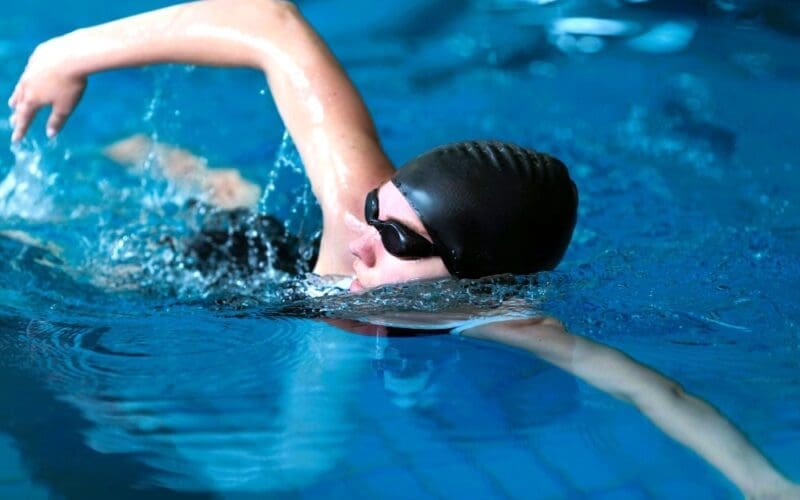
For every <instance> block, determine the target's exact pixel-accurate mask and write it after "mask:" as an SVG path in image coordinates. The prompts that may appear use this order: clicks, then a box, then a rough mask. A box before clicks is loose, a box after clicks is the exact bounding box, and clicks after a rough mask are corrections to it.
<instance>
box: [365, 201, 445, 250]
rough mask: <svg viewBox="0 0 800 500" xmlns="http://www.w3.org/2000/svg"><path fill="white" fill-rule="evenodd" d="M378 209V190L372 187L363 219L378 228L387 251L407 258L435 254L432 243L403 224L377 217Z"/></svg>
mask: <svg viewBox="0 0 800 500" xmlns="http://www.w3.org/2000/svg"><path fill="white" fill-rule="evenodd" d="M379 209H380V207H379V206H378V190H377V189H373V190H372V191H370V192H369V194H367V201H366V202H365V203H364V219H365V220H366V221H367V224H369V225H370V226H372V227H374V228H375V229H377V230H378V233H379V234H380V235H381V241H382V242H383V246H384V248H386V251H387V252H389V253H390V254H392V255H394V256H395V257H398V258H400V259H408V260H411V259H422V258H424V257H431V256H433V255H436V251H435V249H434V246H433V243H431V242H430V241H428V240H427V239H425V238H424V237H423V236H422V235H421V234H419V233H417V232H415V231H414V230H412V229H409V228H408V226H406V225H405V224H403V223H401V222H398V221H396V220H392V219H389V220H380V219H378V212H379Z"/></svg>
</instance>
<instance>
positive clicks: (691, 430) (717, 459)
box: [463, 318, 800, 499]
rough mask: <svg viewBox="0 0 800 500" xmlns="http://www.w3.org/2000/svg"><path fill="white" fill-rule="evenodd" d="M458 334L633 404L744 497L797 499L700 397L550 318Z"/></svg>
mask: <svg viewBox="0 0 800 500" xmlns="http://www.w3.org/2000/svg"><path fill="white" fill-rule="evenodd" d="M463 335H465V336H469V337H474V338H478V339H484V340H490V341H494V342H499V343H501V344H505V345H509V346H512V347H516V348H519V349H523V350H526V351H528V352H531V353H532V354H535V355H537V356H539V357H541V358H542V359H544V360H546V361H549V362H551V363H553V364H555V365H556V366H558V367H560V368H562V369H564V370H566V371H568V372H570V373H572V374H573V375H575V376H576V377H578V378H580V379H582V380H584V381H585V382H587V383H589V384H591V385H593V386H595V387H597V388H598V389H600V390H602V391H605V392H607V393H609V394H611V395H612V396H614V397H617V398H619V399H622V400H625V401H628V402H630V403H631V404H633V405H634V406H636V407H637V408H638V409H639V411H640V412H641V413H642V414H643V415H645V416H646V417H647V418H649V419H650V420H651V421H652V422H653V423H654V424H656V425H657V426H658V427H659V428H660V429H661V430H663V431H664V432H665V433H667V434H668V435H669V436H671V437H672V438H673V439H675V440H677V441H679V442H680V443H682V444H684V445H685V446H687V447H689V448H691V449H692V450H694V451H695V452H696V453H697V454H699V455H700V456H702V457H703V458H705V459H706V460H707V461H708V462H709V463H710V464H711V465H713V466H714V467H716V468H717V469H719V470H720V471H721V472H722V473H723V474H725V475H726V476H727V477H728V478H729V479H730V480H731V481H732V482H733V483H734V484H736V486H737V487H738V488H739V489H740V490H741V491H742V493H743V494H744V495H746V496H747V497H748V498H774V499H784V498H785V499H790V498H800V486H798V485H796V484H793V483H791V482H790V481H788V480H787V479H786V478H785V477H783V476H782V475H781V474H780V473H779V472H778V471H777V470H775V468H774V467H773V466H772V464H770V463H769V461H768V460H767V459H766V458H765V457H764V456H763V455H762V454H761V453H760V452H759V451H758V450H757V449H756V448H755V447H754V446H753V445H752V444H751V443H750V442H749V441H748V440H747V438H746V437H745V436H744V435H743V434H742V433H741V432H740V431H739V430H738V429H737V428H736V427H734V425H733V424H732V423H731V422H730V421H729V420H727V419H726V418H725V417H724V416H723V415H722V414H720V413H719V412H718V411H717V410H716V409H714V408H713V407H712V406H711V405H709V404H708V403H706V402H705V401H703V400H701V399H699V398H697V397H695V396H692V395H691V394H687V393H686V392H684V390H683V389H682V388H681V386H680V385H679V384H678V383H677V382H675V381H674V380H671V379H669V378H667V377H665V376H664V375H661V374H660V373H658V372H656V371H655V370H652V369H651V368H648V367H647V366H644V365H642V364H640V363H638V362H636V361H635V360H633V359H631V358H630V357H628V356H626V355H625V354H623V353H622V352H620V351H617V350H616V349H612V348H610V347H606V346H604V345H602V344H598V343H596V342H592V341H590V340H588V339H585V338H582V337H579V336H577V335H572V334H570V333H567V332H566V330H564V327H563V326H562V325H561V324H560V323H559V322H558V321H556V320H554V319H552V318H536V319H529V320H515V321H505V322H497V323H491V324H488V325H483V326H479V327H475V328H472V329H470V330H466V331H465V332H463Z"/></svg>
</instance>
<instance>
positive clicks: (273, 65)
mask: <svg viewBox="0 0 800 500" xmlns="http://www.w3.org/2000/svg"><path fill="white" fill-rule="evenodd" d="M156 63H187V64H198V65H212V66H244V67H252V68H257V69H261V70H263V71H264V72H265V74H266V76H267V80H268V82H269V86H270V90H271V91H272V95H273V97H274V99H275V102H276V105H277V107H278V111H279V113H280V114H281V117H282V118H283V121H284V123H285V124H286V126H287V128H288V129H289V132H290V134H291V135H292V138H293V139H294V141H295V144H296V145H297V147H298V150H299V152H300V155H301V157H302V159H303V163H304V164H305V167H306V171H307V173H308V176H309V178H310V180H311V186H312V188H313V190H314V193H315V195H316V196H317V199H318V200H319V202H320V204H321V206H322V212H323V240H322V243H321V247H320V258H319V261H318V264H317V271H318V272H320V273H341V274H346V273H350V272H351V268H350V263H351V262H352V257H351V256H350V255H349V251H348V250H347V242H348V241H349V240H350V239H351V238H352V236H353V235H351V234H350V233H349V229H348V228H347V225H346V224H345V223H344V221H345V218H346V215H347V213H350V214H352V215H354V216H356V217H358V218H360V217H362V212H363V203H364V196H365V194H366V192H367V191H369V190H370V189H372V188H373V187H375V186H376V185H377V184H379V183H380V182H382V181H384V180H386V179H387V178H388V177H389V176H390V175H391V174H392V173H393V171H394V170H393V167H392V165H391V164H390V162H389V160H388V159H387V158H386V156H385V154H384V153H383V151H382V150H381V147H380V143H379V141H378V137H377V133H376V131H375V126H374V124H373V122H372V119H371V117H370V115H369V112H368V111H367V109H366V106H365V105H364V102H363V101H362V99H361V97H360V95H359V94H358V91H357V90H356V89H355V87H354V86H353V84H352V83H351V81H350V80H349V78H348V77H347V75H346V73H345V72H344V70H343V69H342V67H341V66H340V65H339V63H338V61H337V60H336V58H335V57H334V55H333V54H332V53H331V52H330V50H329V49H328V47H327V46H326V45H325V43H324V42H323V40H322V39H321V38H320V37H319V36H318V35H317V33H316V32H315V31H314V30H313V28H312V27H311V26H310V25H309V24H308V23H307V22H306V20H305V19H304V18H303V17H302V15H301V14H300V13H299V12H298V10H297V9H296V7H295V6H294V5H292V4H291V3H288V2H284V1H280V0H224V1H223V0H207V1H200V2H193V3H187V4H181V5H176V6H173V7H168V8H165V9H160V10H156V11H152V12H147V13H144V14H140V15H137V16H133V17H129V18H125V19H121V20H118V21H113V22H110V23H107V24H102V25H99V26H95V27H92V28H86V29H80V30H77V31H74V32H72V33H69V34H66V35H64V36H61V37H58V38H54V39H52V40H50V41H47V42H45V43H43V44H42V45H40V46H39V47H38V48H37V49H36V51H35V52H34V53H33V55H32V56H31V58H30V61H29V62H28V66H27V67H26V69H25V72H24V73H23V75H22V77H21V78H20V81H19V83H18V84H17V87H16V88H15V90H14V93H13V94H12V96H11V99H10V100H9V104H10V105H11V106H12V108H13V109H14V113H13V115H12V121H13V125H14V132H13V136H12V138H13V140H19V139H20V138H22V136H23V135H24V134H25V132H26V130H27V129H28V127H29V125H30V123H31V121H32V119H33V117H34V115H35V114H36V112H37V111H38V110H39V109H40V108H42V107H44V106H47V105H51V106H52V112H51V115H50V118H49V120H48V124H47V128H48V133H49V134H50V135H53V134H55V133H57V132H58V130H59V129H60V128H61V127H62V126H63V124H64V122H65V121H66V119H67V117H68V116H69V114H70V113H71V112H72V110H73V109H74V107H75V106H76V104H77V103H78V101H79V100H80V97H81V95H82V93H83V90H84V88H85V85H86V79H87V77H88V76H89V75H91V74H92V73H95V72H98V71H104V70H109V69H114V68H122V67H128V66H141V65H147V64H156Z"/></svg>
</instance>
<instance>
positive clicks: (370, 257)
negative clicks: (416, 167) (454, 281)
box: [350, 182, 450, 292]
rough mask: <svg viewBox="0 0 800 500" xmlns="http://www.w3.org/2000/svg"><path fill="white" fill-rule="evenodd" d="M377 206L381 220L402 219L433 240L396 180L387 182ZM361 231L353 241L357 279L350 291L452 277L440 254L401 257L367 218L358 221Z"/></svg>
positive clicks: (415, 230) (420, 233)
mask: <svg viewBox="0 0 800 500" xmlns="http://www.w3.org/2000/svg"><path fill="white" fill-rule="evenodd" d="M378 207H379V211H378V219H380V220H383V221H386V220H394V221H397V222H400V223H402V224H403V225H405V226H406V227H408V228H409V229H411V230H413V231H414V232H415V233H417V234H419V235H421V236H423V237H425V238H426V239H428V240H430V235H429V234H428V232H427V231H426V230H425V227H424V226H423V225H422V221H421V220H420V219H419V216H418V215H417V214H416V212H414V209H413V208H411V205H409V204H408V201H407V200H406V199H405V197H404V196H403V195H402V194H401V193H400V191H399V190H398V189H397V187H396V186H395V185H394V184H393V183H391V182H387V183H385V184H383V185H382V186H381V187H380V189H379V190H378ZM358 232H359V233H360V236H359V237H358V238H356V239H355V240H353V241H352V242H350V252H351V253H352V254H353V256H354V257H355V259H354V261H353V271H354V272H355V279H354V280H353V284H352V285H351V286H350V290H351V291H354V292H356V291H360V290H364V289H368V288H374V287H376V286H380V285H386V284H389V283H403V282H406V281H413V280H422V279H433V278H444V277H447V276H450V273H448V272H447V268H446V267H445V265H444V262H443V261H442V259H441V257H435V256H434V257H424V258H419V259H401V258H399V257H396V256H395V255H392V254H391V253H390V252H389V251H387V250H386V248H385V246H384V244H383V241H382V240H381V236H380V234H379V233H378V231H377V229H375V228H374V227H372V226H370V225H368V224H367V223H366V222H365V221H363V220H362V221H361V223H360V224H359V227H358Z"/></svg>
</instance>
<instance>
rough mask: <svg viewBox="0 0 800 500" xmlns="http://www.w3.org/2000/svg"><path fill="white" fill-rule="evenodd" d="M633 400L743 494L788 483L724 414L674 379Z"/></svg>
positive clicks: (762, 492)
mask: <svg viewBox="0 0 800 500" xmlns="http://www.w3.org/2000/svg"><path fill="white" fill-rule="evenodd" d="M633 403H634V404H635V405H636V406H637V408H638V409H639V411H641V412H642V413H643V414H644V415H645V416H647V417H648V418H649V419H650V420H651V421H652V422H653V423H654V424H656V425H657V426H658V427H659V428H660V429H661V430H662V431H664V432H665V433H666V434H668V435H669V436H671V437H672V438H673V439H675V440H676V441H678V442H680V443H682V444H684V445H685V446H687V447H688V448H690V449H692V450H694V451H695V453H697V454H698V455H701V456H702V457H703V458H705V459H706V460H707V461H708V462H709V463H710V464H712V465H713V466H714V467H716V468H717V469H719V471H720V472H722V473H723V474H725V476H727V477H728V479H730V480H731V481H732V482H733V483H734V484H736V486H737V487H738V488H739V489H740V490H741V491H742V492H743V493H744V494H745V495H746V496H748V497H749V496H760V495H762V494H765V493H766V492H770V491H772V490H781V489H782V488H785V487H789V485H790V483H789V482H788V481H787V480H786V478H785V477H783V476H782V475H781V474H780V473H779V472H778V471H777V470H776V469H775V468H774V467H773V466H772V464H770V463H769V461H768V460H767V459H766V457H765V456H764V455H762V454H761V452H760V451H758V450H757V449H756V448H755V447H754V446H753V445H752V444H751V443H750V442H749V441H748V439H747V437H746V436H745V435H744V434H743V433H742V432H741V431H740V430H739V429H737V428H736V427H735V426H734V425H733V424H732V423H731V422H730V421H729V420H728V419H727V418H725V416H723V415H722V414H721V413H719V412H718V411H717V410H716V409H715V408H714V407H712V406H711V405H710V404H708V403H707V402H705V401H703V400H701V399H699V398H697V397H695V396H693V395H691V394H687V393H685V392H684V391H683V390H682V389H681V388H680V387H679V386H678V385H677V384H674V382H673V383H670V384H669V385H667V386H664V387H658V388H653V387H651V388H650V389H649V390H648V391H647V392H643V393H642V394H641V395H640V396H638V397H637V398H635V399H634V400H633ZM780 498H782V497H780Z"/></svg>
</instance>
